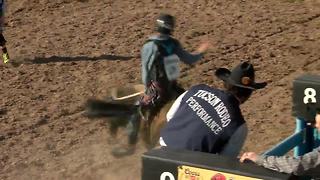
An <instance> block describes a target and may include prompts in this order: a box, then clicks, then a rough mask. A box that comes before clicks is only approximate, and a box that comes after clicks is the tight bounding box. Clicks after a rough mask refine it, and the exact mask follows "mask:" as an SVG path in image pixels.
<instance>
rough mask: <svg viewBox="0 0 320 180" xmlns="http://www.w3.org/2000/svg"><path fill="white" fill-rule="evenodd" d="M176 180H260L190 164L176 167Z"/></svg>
mask: <svg viewBox="0 0 320 180" xmlns="http://www.w3.org/2000/svg"><path fill="white" fill-rule="evenodd" d="M178 180H261V179H257V178H252V177H248V176H240V175H236V174H231V173H225V172H219V171H214V170H208V169H201V168H195V167H191V166H179V167H178Z"/></svg>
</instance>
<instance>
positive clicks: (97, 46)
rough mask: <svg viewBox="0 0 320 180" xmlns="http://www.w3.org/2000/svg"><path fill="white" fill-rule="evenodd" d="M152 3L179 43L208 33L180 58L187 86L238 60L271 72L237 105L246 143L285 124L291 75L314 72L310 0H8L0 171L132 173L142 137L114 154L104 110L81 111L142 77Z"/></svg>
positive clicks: (318, 68) (1, 68)
mask: <svg viewBox="0 0 320 180" xmlns="http://www.w3.org/2000/svg"><path fill="white" fill-rule="evenodd" d="M159 12H170V13H172V14H173V15H175V16H176V17H177V28H176V32H175V34H174V35H175V37H176V38H178V39H179V40H180V41H181V43H182V44H183V45H184V47H185V48H186V49H188V50H190V51H192V50H195V49H196V48H197V46H198V44H199V43H200V42H201V41H202V40H205V39H208V40H210V42H211V43H212V47H211V49H210V50H209V52H208V53H207V54H206V55H205V58H204V59H203V60H202V61H201V62H199V63H197V64H196V65H195V66H194V67H188V66H185V65H182V76H181V79H180V82H181V83H182V84H183V86H184V87H185V88H188V87H190V86H191V85H193V84H197V83H207V84H210V85H213V86H220V85H221V83H220V81H218V80H217V79H216V78H215V77H213V76H212V74H213V72H214V71H215V70H216V69H217V68H218V67H232V66H234V65H236V64H238V63H239V62H240V61H243V60H250V61H251V62H252V63H254V65H255V66H256V69H257V79H258V80H259V81H262V80H267V81H268V82H269V85H268V87H267V88H265V89H263V90H260V91H257V92H256V93H255V94H254V95H253V96H252V98H251V99H250V100H249V101H248V102H246V103H245V104H244V105H243V106H242V109H243V113H244V116H245V118H246V119H247V122H248V126H249V129H250V132H249V136H248V140H247V142H246V144H245V147H244V150H253V151H257V152H263V151H265V150H267V149H268V148H270V147H272V146H273V145H274V144H276V143H277V142H279V141H280V140H282V139H283V138H285V137H287V136H288V135H290V134H291V133H293V131H294V126H295V120H294V117H292V115H291V106H292V102H291V93H292V89H291V88H292V81H293V80H294V79H295V78H296V77H297V76H299V75H302V74H304V73H314V74H319V72H320V51H319V48H320V46H319V44H320V1H318V0H304V1H303V0H267V1H261V0H251V1H246V0H211V1H209V0H198V1H189V0H174V1H173V0H172V1H161V0H136V1H134V0H121V1H120V0H119V1H114V0H54V1H52V0H10V1H9V2H8V8H7V28H6V30H5V33H4V34H5V37H6V38H7V41H8V43H7V46H8V50H9V52H10V55H11V58H12V62H13V64H9V65H3V64H2V63H1V64H0V79H1V82H0V84H1V85H0V95H1V101H0V179H15V180H20V179H21V180H25V179H89V180H90V179H108V180H110V179H112V180H113V179H115V180H116V179H117V180H134V179H140V169H141V162H140V155H141V154H142V153H143V152H145V149H144V148H142V147H141V148H139V149H138V150H137V152H136V155H133V156H130V157H125V158H121V159H116V158H114V157H112V155H111V154H110V150H111V148H112V144H111V143H110V141H109V134H108V128H107V126H108V125H107V123H106V121H105V120H102V119H101V120H95V121H93V120H89V119H87V118H85V117H83V116H82V115H81V111H82V109H83V103H84V102H85V101H86V99H87V98H89V97H92V96H96V97H103V96H105V95H106V93H107V91H108V89H110V88H112V87H117V86H123V85H126V84H128V83H139V82H140V59H139V52H140V48H141V46H142V45H143V43H144V41H145V40H146V39H147V37H148V36H149V35H150V34H151V33H153V30H154V20H155V17H156V16H157V15H158V14H159ZM121 137H123V138H122V139H123V141H125V136H124V133H122V136H121Z"/></svg>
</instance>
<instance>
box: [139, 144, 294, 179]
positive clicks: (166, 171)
mask: <svg viewBox="0 0 320 180" xmlns="http://www.w3.org/2000/svg"><path fill="white" fill-rule="evenodd" d="M142 166H143V168H142V178H141V179H142V180H157V179H158V180H258V179H266V180H269V179H270V180H271V179H272V180H278V179H292V178H293V177H292V176H290V175H288V174H282V173H277V172H274V171H271V170H267V169H265V168H262V167H259V166H257V165H255V164H253V163H240V162H239V160H238V159H232V158H229V157H224V156H219V155H215V154H209V153H202V152H194V151H187V150H173V149H169V148H161V149H154V150H151V151H149V152H147V153H145V154H143V156H142Z"/></svg>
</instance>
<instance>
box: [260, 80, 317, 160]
mask: <svg viewBox="0 0 320 180" xmlns="http://www.w3.org/2000/svg"><path fill="white" fill-rule="evenodd" d="M318 93H320V76H318V75H302V76H300V77H298V78H296V79H295V80H294V82H293V95H292V97H293V98H292V100H293V107H292V113H293V116H294V117H296V130H295V133H294V134H293V135H291V136H290V137H288V138H286V139H285V140H284V141H282V142H280V143H279V144H277V145H276V146H274V147H273V148H271V149H270V150H268V151H266V152H265V153H264V154H266V155H276V156H282V155H284V154H286V153H287V152H289V151H290V150H291V149H293V148H294V156H295V157H297V156H301V155H304V154H305V153H308V152H310V151H312V150H313V149H314V148H316V147H318V146H319V144H320V143H319V142H320V140H319V139H320V136H319V133H318V131H317V130H316V129H314V128H313V127H311V126H310V124H309V122H310V121H312V120H313V119H314V117H315V114H316V109H317V108H320V101H319V100H320V99H319V98H320V94H318Z"/></svg>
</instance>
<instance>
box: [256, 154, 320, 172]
mask: <svg viewBox="0 0 320 180" xmlns="http://www.w3.org/2000/svg"><path fill="white" fill-rule="evenodd" d="M319 155H320V148H317V149H315V150H313V151H312V152H310V153H307V154H305V155H303V156H300V157H297V158H294V157H289V156H280V157H277V156H258V157H257V160H256V163H257V164H258V165H260V166H263V167H265V168H268V169H272V170H275V171H279V172H284V173H288V174H291V173H292V174H294V175H298V176H299V175H308V174H305V172H306V171H308V170H310V169H313V168H316V167H319V166H320V157H319ZM319 174H320V172H319Z"/></svg>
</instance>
